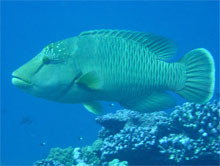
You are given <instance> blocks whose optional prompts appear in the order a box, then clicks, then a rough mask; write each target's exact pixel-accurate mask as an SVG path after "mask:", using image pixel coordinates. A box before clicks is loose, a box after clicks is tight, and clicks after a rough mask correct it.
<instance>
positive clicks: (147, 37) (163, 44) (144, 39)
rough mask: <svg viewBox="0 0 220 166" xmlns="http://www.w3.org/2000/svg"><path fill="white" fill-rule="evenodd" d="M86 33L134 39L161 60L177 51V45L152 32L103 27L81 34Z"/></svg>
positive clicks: (168, 57) (167, 58) (169, 57)
mask: <svg viewBox="0 0 220 166" xmlns="http://www.w3.org/2000/svg"><path fill="white" fill-rule="evenodd" d="M86 35H97V36H103V37H108V36H111V37H112V36H113V37H118V38H123V39H126V40H133V41H135V42H138V43H139V44H141V45H143V47H145V48H146V49H148V50H149V52H151V53H152V54H153V55H155V56H156V57H157V58H158V59H160V60H169V59H171V58H172V57H173V55H174V54H175V53H176V47H175V45H174V43H173V42H171V41H170V40H168V39H166V38H164V37H161V36H157V35H154V34H151V33H143V32H133V31H126V30H111V29H102V30H91V31H85V32H82V33H81V34H80V35H79V36H86Z"/></svg>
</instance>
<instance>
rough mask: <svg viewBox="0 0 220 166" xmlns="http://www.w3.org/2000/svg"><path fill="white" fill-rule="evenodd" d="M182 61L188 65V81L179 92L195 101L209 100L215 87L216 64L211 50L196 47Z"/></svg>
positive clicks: (203, 101)
mask: <svg viewBox="0 0 220 166" xmlns="http://www.w3.org/2000/svg"><path fill="white" fill-rule="evenodd" d="M180 63H183V64H184V65H185V66H186V71H185V72H186V81H185V86H184V88H183V89H181V90H180V91H177V93H178V94H179V95H181V96H183V97H184V98H185V99H187V100H189V101H192V102H195V103H205V102H207V101H209V100H210V99H211V98H212V96H213V92H214V87H215V64H214V60H213V58H212V55H211V54H210V52H209V51H208V50H206V49H204V48H198V49H194V50H192V51H190V52H188V53H187V54H186V55H185V56H184V57H183V58H182V59H181V60H180Z"/></svg>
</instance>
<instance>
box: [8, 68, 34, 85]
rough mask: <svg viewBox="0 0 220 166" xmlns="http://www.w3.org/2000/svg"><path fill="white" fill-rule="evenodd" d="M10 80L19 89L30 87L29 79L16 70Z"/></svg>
mask: <svg viewBox="0 0 220 166" xmlns="http://www.w3.org/2000/svg"><path fill="white" fill-rule="evenodd" d="M11 82H12V84H13V85H14V86H16V87H18V88H21V89H27V88H29V87H31V81H30V80H28V79H27V78H25V77H24V76H23V75H22V74H20V73H19V72H18V70H16V71H14V72H13V73H12V79H11Z"/></svg>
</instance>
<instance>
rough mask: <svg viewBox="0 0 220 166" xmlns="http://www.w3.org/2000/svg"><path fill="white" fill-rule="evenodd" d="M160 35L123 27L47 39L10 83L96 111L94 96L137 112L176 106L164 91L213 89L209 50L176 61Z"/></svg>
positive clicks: (201, 94) (206, 95)
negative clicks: (38, 51) (47, 43)
mask: <svg viewBox="0 0 220 166" xmlns="http://www.w3.org/2000/svg"><path fill="white" fill-rule="evenodd" d="M175 52H176V48H175V46H174V44H173V43H172V42H171V41H169V40H168V39H165V38H163V37H160V36H157V35H153V34H149V33H142V32H133V31H125V30H93V31H86V32H82V33H81V34H80V35H79V36H76V37H72V38H68V39H65V40H62V41H58V42H55V43H51V44H49V45H48V46H46V47H45V48H43V50H42V51H41V52H40V53H39V54H38V55H37V56H35V57H34V58H33V59H32V60H30V61H29V62H27V63H26V64H24V65H23V66H21V67H20V68H18V69H17V70H16V71H14V72H13V73H12V76H13V78H12V84H14V85H15V86H17V87H19V88H21V89H22V90H24V91H25V92H27V93H29V94H32V95H34V96H37V97H41V98H45V99H48V100H53V101H57V102H63V103H82V104H83V105H84V107H85V108H86V109H87V110H88V111H90V112H93V113H95V114H101V113H102V106H101V105H100V104H99V102H98V101H110V102H118V103H120V104H121V105H122V106H124V107H125V108H127V109H132V110H136V111H140V112H152V111H160V110H163V109H167V108H171V107H173V106H174V105H175V100H174V99H173V97H172V96H171V95H170V94H169V93H167V91H173V92H175V93H177V94H179V95H180V96H182V97H184V98H185V99H187V100H188V101H192V102H195V103H205V102H207V101H208V100H210V99H211V98H212V96H213V92H214V86H215V85H214V84H215V65H214V60H213V57H212V55H211V53H210V52H209V51H208V50H206V49H204V48H197V49H194V50H192V51H190V52H188V53H187V54H186V55H184V56H183V57H182V58H181V59H180V60H179V61H177V62H168V61H169V60H171V58H172V57H173V55H175Z"/></svg>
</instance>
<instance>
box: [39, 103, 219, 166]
mask: <svg viewBox="0 0 220 166" xmlns="http://www.w3.org/2000/svg"><path fill="white" fill-rule="evenodd" d="M96 122H97V123H99V124H100V125H101V126H102V128H101V130H100V131H99V133H98V139H97V140H96V141H95V142H94V143H93V145H91V146H86V147H82V148H72V149H71V148H70V149H68V150H67V149H66V150H64V149H62V150H60V149H59V150H58V149H55V150H54V149H52V150H51V152H50V154H49V156H48V158H47V159H44V160H40V161H37V162H36V163H35V166H38V164H39V162H41V163H44V164H41V165H42V166H46V165H47V164H48V163H49V162H53V163H54V164H53V165H57V166H62V164H63V165H66V166H68V164H71V165H77V166H79V165H80V166H82V165H85V166H86V165H89V166H90V165H91V166H117V165H118V166H122V165H123V166H126V165H201V164H202V165H218V164H219V157H220V135H219V134H220V133H219V132H220V101H213V102H209V103H206V104H194V103H189V102H187V103H184V104H183V105H182V106H176V107H175V110H174V111H173V112H172V113H171V114H167V113H165V112H154V113H139V112H135V111H132V110H118V111H117V112H116V113H114V114H113V113H110V114H106V115H103V116H99V117H97V118H96ZM58 152H59V153H58ZM59 156H60V158H59ZM61 156H62V157H61Z"/></svg>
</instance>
